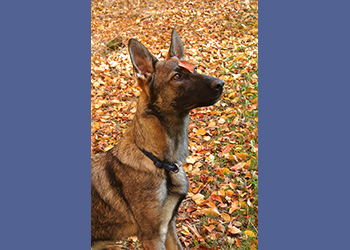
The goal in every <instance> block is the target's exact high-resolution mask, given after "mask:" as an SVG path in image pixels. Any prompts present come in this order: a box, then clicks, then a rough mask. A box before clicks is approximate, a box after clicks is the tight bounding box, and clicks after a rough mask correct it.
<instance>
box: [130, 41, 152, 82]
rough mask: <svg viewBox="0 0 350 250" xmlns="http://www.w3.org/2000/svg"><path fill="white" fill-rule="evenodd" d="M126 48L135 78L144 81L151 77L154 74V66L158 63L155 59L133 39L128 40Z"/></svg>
mask: <svg viewBox="0 0 350 250" xmlns="http://www.w3.org/2000/svg"><path fill="white" fill-rule="evenodd" d="M128 48H129V54H130V58H131V62H132V65H133V67H134V74H135V76H136V77H137V78H144V79H146V78H148V77H149V76H150V75H152V74H153V73H154V65H155V63H156V62H157V61H158V60H157V58H156V57H154V56H153V55H152V54H151V52H149V51H148V49H147V48H146V47H145V46H144V45H143V44H142V43H140V42H139V41H137V40H136V39H134V38H131V39H130V40H129V44H128Z"/></svg>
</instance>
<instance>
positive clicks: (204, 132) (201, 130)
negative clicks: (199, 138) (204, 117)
mask: <svg viewBox="0 0 350 250" xmlns="http://www.w3.org/2000/svg"><path fill="white" fill-rule="evenodd" d="M206 133H207V131H206V130H205V128H200V129H198V130H197V132H196V135H205V134H206Z"/></svg>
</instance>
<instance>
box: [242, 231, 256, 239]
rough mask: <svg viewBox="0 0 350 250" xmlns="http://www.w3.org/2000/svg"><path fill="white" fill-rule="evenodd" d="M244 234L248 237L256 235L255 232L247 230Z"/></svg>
mask: <svg viewBox="0 0 350 250" xmlns="http://www.w3.org/2000/svg"><path fill="white" fill-rule="evenodd" d="M244 233H245V234H246V235H248V236H249V237H255V234H254V232H253V231H250V230H245V231H244Z"/></svg>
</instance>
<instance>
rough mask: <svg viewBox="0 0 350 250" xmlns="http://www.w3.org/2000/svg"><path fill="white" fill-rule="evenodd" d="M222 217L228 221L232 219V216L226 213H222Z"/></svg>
mask: <svg viewBox="0 0 350 250" xmlns="http://www.w3.org/2000/svg"><path fill="white" fill-rule="evenodd" d="M221 217H222V218H223V219H224V220H225V221H226V222H230V221H231V216H229V215H228V214H226V213H222V214H221Z"/></svg>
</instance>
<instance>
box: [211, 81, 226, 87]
mask: <svg viewBox="0 0 350 250" xmlns="http://www.w3.org/2000/svg"><path fill="white" fill-rule="evenodd" d="M223 86H224V81H223V80H220V79H216V80H215V81H214V82H212V84H211V87H212V88H213V89H215V90H222V88H223Z"/></svg>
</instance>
